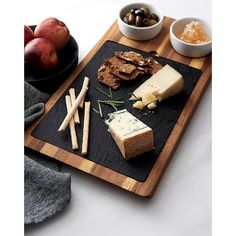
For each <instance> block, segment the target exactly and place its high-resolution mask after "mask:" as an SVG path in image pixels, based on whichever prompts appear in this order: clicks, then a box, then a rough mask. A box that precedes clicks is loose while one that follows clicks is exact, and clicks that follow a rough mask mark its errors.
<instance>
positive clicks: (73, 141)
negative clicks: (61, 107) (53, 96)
mask: <svg viewBox="0 0 236 236" xmlns="http://www.w3.org/2000/svg"><path fill="white" fill-rule="evenodd" d="M65 100H66V109H67V112H69V111H70V109H71V106H72V101H71V98H70V96H69V95H66V96H65ZM70 136H71V145H72V149H73V150H76V149H78V148H79V145H78V141H77V136H76V131H75V123H74V120H73V119H71V121H70Z"/></svg>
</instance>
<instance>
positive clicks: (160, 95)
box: [131, 65, 184, 103]
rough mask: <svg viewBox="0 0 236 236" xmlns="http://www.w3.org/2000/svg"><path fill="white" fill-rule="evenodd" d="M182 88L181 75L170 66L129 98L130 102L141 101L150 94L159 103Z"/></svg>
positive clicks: (165, 67) (156, 74) (160, 71)
mask: <svg viewBox="0 0 236 236" xmlns="http://www.w3.org/2000/svg"><path fill="white" fill-rule="evenodd" d="M183 87H184V79H183V77H182V75H181V74H180V73H179V72H178V71H176V70H175V69H174V68H172V67H171V66H169V65H166V66H164V67H163V68H162V69H161V70H159V71H158V72H157V73H155V74H154V75H152V77H151V78H149V79H148V80H146V81H145V82H144V83H143V84H141V85H140V86H139V87H138V88H137V89H136V90H135V91H134V92H133V95H134V96H132V97H131V100H137V99H142V98H143V97H144V96H147V94H152V95H154V96H156V100H157V101H159V102H160V101H162V100H164V99H166V98H168V97H171V96H173V95H176V94H177V93H179V92H181V91H182V90H183ZM151 102H153V101H151ZM151 102H150V103H151Z"/></svg>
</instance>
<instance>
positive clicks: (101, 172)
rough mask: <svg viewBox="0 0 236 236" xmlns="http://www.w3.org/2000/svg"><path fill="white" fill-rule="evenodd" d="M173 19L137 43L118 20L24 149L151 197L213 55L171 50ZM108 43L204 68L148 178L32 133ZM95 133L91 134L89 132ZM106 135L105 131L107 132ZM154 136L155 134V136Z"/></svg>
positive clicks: (57, 96) (201, 90) (51, 103)
mask: <svg viewBox="0 0 236 236" xmlns="http://www.w3.org/2000/svg"><path fill="white" fill-rule="evenodd" d="M173 21H174V19H171V18H168V17H165V18H164V25H163V29H162V31H161V33H160V34H159V35H158V36H157V37H156V38H154V39H152V40H149V41H145V42H138V41H133V40H130V39H127V38H125V37H124V36H123V35H122V34H121V33H120V32H119V29H118V26H117V22H116V21H115V22H114V23H113V25H112V26H111V27H110V29H109V30H108V31H107V32H106V33H105V35H104V36H103V37H102V38H101V39H100V40H99V42H98V43H97V44H96V45H95V47H94V48H93V49H92V50H91V51H90V52H89V54H88V55H87V56H86V57H85V58H84V60H83V61H82V62H81V63H80V64H79V65H78V66H77V68H76V69H75V70H74V72H73V73H72V74H71V75H70V76H69V78H68V79H67V80H66V81H65V82H64V83H63V84H62V86H61V87H60V88H59V89H58V90H57V91H56V92H55V94H54V95H53V96H52V97H51V98H50V100H49V101H48V102H47V104H46V106H45V115H44V116H42V117H41V118H40V119H38V120H37V121H36V122H35V123H34V124H33V125H32V126H31V127H29V128H28V129H27V130H26V132H25V146H27V147H29V148H31V149H33V150H35V151H38V152H40V153H43V154H45V155H47V156H50V157H52V158H54V159H57V160H59V161H62V162H64V163H66V164H68V165H70V166H73V167H75V168H77V169H80V170H82V171H84V172H87V173H89V174H91V175H94V176H96V177H98V178H100V179H103V180H105V181H107V182H110V183H112V184H114V185H117V186H119V187H121V188H123V189H126V190H128V191H130V192H134V193H136V194H138V195H140V196H145V197H151V196H152V194H153V193H154V190H155V189H156V186H157V184H158V183H159V181H160V179H161V177H162V175H163V173H164V171H165V169H166V167H167V165H168V163H169V161H170V160H171V158H172V156H173V153H174V151H175V149H176V147H177V145H178V143H179V141H180V139H181V137H182V135H183V133H184V130H185V129H186V127H187V124H188V122H189V120H190V119H191V117H192V115H193V113H194V111H195V109H196V106H197V104H198V103H199V101H200V99H201V96H202V94H203V93H204V90H205V88H206V86H207V84H208V82H209V81H210V79H211V55H209V56H207V57H204V58H197V59H192V58H187V57H183V56H181V55H179V54H177V53H176V52H175V51H174V50H173V48H172V47H171V44H170V40H169V27H170V24H171V23H172V22H173ZM107 40H112V41H114V42H118V43H121V44H124V45H127V46H129V47H133V48H137V49H140V50H143V51H146V52H150V51H155V52H156V53H157V54H159V55H160V56H161V57H164V58H167V59H171V60H174V61H177V62H180V63H182V64H185V65H189V66H191V67H194V68H196V69H201V70H202V73H201V75H200V78H199V79H198V81H197V83H196V84H195V86H194V89H193V91H192V92H191V94H190V95H189V97H188V99H187V101H186V103H185V104H184V107H183V109H182V112H181V114H180V115H179V116H178V119H177V120H176V121H175V124H174V126H173V128H172V129H171V132H170V134H169V135H168V137H167V138H166V140H165V143H164V145H163V147H161V150H160V152H159V153H158V157H157V158H156V159H155V160H154V162H153V164H152V166H151V169H150V170H149V172H148V175H146V176H145V178H141V179H137V178H135V177H134V176H128V175H127V174H126V173H120V172H117V171H114V170H112V169H110V168H108V167H107V166H104V165H100V164H98V163H96V162H94V161H92V160H89V159H88V158H86V157H83V156H81V155H78V154H76V153H74V152H71V151H69V150H66V149H65V148H61V147H59V146H58V145H55V144H52V142H49V141H48V140H47V139H46V141H45V140H44V139H42V138H38V136H37V135H32V133H34V132H35V130H37V127H38V126H40V125H41V124H42V123H43V121H44V120H45V117H47V115H48V114H50V111H51V109H52V110H53V107H54V105H55V104H56V103H58V101H59V100H60V99H61V97H62V95H63V94H64V93H65V91H66V90H68V88H69V87H70V86H71V84H73V82H75V81H76V79H77V78H78V76H79V75H80V73H81V72H83V69H84V68H85V67H86V66H87V65H88V64H89V62H90V61H91V59H92V58H93V57H94V55H95V54H96V53H97V52H98V51H99V49H100V48H101V47H102V46H103V45H104V43H105V42H106V41H107ZM90 132H92V131H90ZM104 132H106V130H104ZM154 136H155V134H154Z"/></svg>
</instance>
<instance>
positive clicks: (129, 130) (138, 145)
mask: <svg viewBox="0 0 236 236" xmlns="http://www.w3.org/2000/svg"><path fill="white" fill-rule="evenodd" d="M108 116H109V119H108V120H107V121H106V123H107V124H108V126H109V128H108V131H109V132H110V133H111V135H112V137H113V139H114V141H115V142H116V144H117V146H118V148H119V149H120V152H121V153H122V155H123V157H124V158H125V159H126V160H129V159H130V158H134V157H137V156H140V155H141V154H143V153H145V152H148V151H151V150H153V132H152V129H151V128H150V127H148V126H147V125H145V124H144V123H143V122H141V121H140V120H138V119H137V118H136V117H135V116H133V115H132V114H130V113H129V112H128V111H127V110H126V109H124V110H120V111H117V112H113V113H110V114H109V115H108Z"/></svg>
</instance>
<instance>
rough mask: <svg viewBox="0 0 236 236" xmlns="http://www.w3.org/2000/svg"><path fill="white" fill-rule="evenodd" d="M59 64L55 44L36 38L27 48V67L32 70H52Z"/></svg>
mask: <svg viewBox="0 0 236 236" xmlns="http://www.w3.org/2000/svg"><path fill="white" fill-rule="evenodd" d="M57 64H58V56H57V51H56V48H55V46H54V44H53V43H52V42H51V41H50V40H48V39H46V38H35V39H33V40H31V41H29V42H28V43H27V44H26V46H25V65H26V66H28V67H30V68H32V69H39V70H41V69H42V70H45V69H52V68H54V67H55V66H56V65H57Z"/></svg>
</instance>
